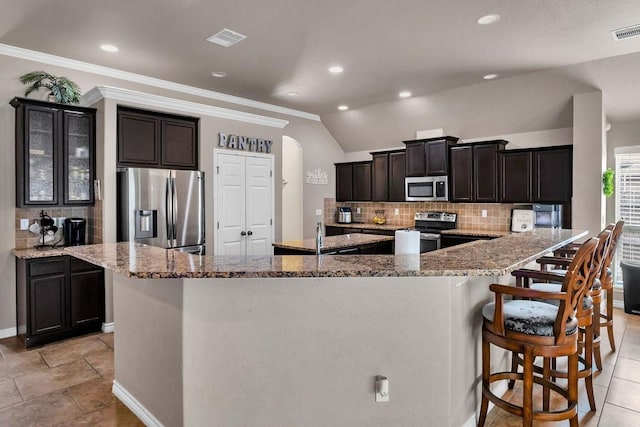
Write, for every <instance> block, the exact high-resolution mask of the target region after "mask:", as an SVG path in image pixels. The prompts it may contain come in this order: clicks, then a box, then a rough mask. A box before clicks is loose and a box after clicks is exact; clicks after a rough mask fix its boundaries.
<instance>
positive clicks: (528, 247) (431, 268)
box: [65, 229, 587, 279]
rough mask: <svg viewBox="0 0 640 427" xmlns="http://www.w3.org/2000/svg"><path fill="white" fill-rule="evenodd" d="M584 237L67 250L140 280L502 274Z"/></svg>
mask: <svg viewBox="0 0 640 427" xmlns="http://www.w3.org/2000/svg"><path fill="white" fill-rule="evenodd" d="M586 235H587V232H586V231H580V230H566V229H565V230H549V229H547V230H534V231H531V232H526V233H518V234H510V235H508V236H505V237H503V238H497V239H493V240H482V241H476V242H473V243H472V244H465V245H459V246H453V247H450V248H446V249H443V250H439V251H435V252H429V253H426V254H423V255H321V256H315V255H278V256H255V257H235V256H200V255H191V254H185V253H180V252H176V251H173V250H166V249H162V248H156V247H152V246H146V245H140V244H136V243H128V242H123V243H107V244H100V245H87V246H75V247H69V248H66V249H65V254H68V255H72V256H74V257H76V258H80V259H82V260H84V261H88V262H91V263H93V264H96V265H99V266H101V267H104V268H106V269H109V270H112V271H114V272H116V273H119V274H121V275H123V276H127V277H131V278H140V279H145V278H146V279H161V278H173V279H179V278H193V279H197V278H287V277H311V278H313V277H414V276H502V275H506V274H509V273H510V272H512V271H513V270H515V269H517V268H520V267H522V266H524V265H526V264H528V263H530V262H532V261H534V260H535V259H537V258H539V257H540V256H542V255H544V254H546V253H548V252H550V251H553V250H554V249H557V248H559V247H562V246H564V245H565V244H567V243H570V242H573V241H575V240H578V239H580V238H582V237H584V236H586Z"/></svg>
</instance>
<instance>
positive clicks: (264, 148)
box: [218, 132, 273, 153]
mask: <svg viewBox="0 0 640 427" xmlns="http://www.w3.org/2000/svg"><path fill="white" fill-rule="evenodd" d="M272 144H273V141H269V140H268V139H260V138H251V137H248V136H240V135H227V134H226V133H222V132H220V133H218V145H219V146H220V147H224V148H234V149H236V150H245V151H256V152H259V153H271V145H272Z"/></svg>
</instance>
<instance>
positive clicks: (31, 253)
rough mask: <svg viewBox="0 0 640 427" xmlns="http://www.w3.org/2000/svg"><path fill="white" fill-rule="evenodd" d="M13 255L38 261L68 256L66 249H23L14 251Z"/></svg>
mask: <svg viewBox="0 0 640 427" xmlns="http://www.w3.org/2000/svg"><path fill="white" fill-rule="evenodd" d="M12 252H13V255H14V256H15V257H16V258H20V259H37V258H49V257H54V256H62V255H68V253H67V252H66V251H65V250H64V248H46V249H36V248H22V249H13V250H12Z"/></svg>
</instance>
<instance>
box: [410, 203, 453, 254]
mask: <svg viewBox="0 0 640 427" xmlns="http://www.w3.org/2000/svg"><path fill="white" fill-rule="evenodd" d="M457 220H458V214H456V213H450V212H416V214H415V216H414V228H415V229H416V230H418V231H420V253H424V252H430V251H435V250H437V249H440V246H441V245H440V233H441V232H442V230H451V229H454V228H456V227H457V224H458V222H457Z"/></svg>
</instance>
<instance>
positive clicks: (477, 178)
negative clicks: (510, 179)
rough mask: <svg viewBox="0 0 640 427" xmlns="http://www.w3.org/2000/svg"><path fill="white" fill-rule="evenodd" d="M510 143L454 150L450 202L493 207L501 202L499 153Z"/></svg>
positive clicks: (479, 145) (467, 146)
mask: <svg viewBox="0 0 640 427" xmlns="http://www.w3.org/2000/svg"><path fill="white" fill-rule="evenodd" d="M506 144H507V141H503V140H496V141H481V142H476V143H471V144H461V145H456V146H453V147H451V154H450V156H451V159H450V160H451V173H450V178H451V180H450V192H451V193H450V194H451V197H450V200H451V201H452V202H480V203H492V202H497V201H498V184H499V176H500V173H499V172H500V167H501V166H500V164H499V161H498V153H499V151H500V150H503V149H504V147H505V145H506Z"/></svg>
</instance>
